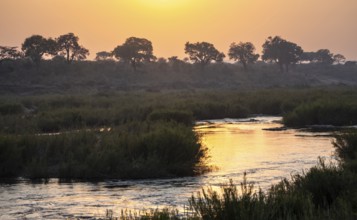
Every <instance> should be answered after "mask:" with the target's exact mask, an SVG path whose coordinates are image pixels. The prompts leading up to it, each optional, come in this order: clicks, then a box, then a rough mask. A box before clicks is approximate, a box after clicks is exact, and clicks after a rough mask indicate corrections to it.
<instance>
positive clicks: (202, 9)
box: [0, 0, 357, 60]
mask: <svg viewBox="0 0 357 220" xmlns="http://www.w3.org/2000/svg"><path fill="white" fill-rule="evenodd" d="M0 8H1V14H0V30H1V31H0V45H3V46H20V45H21V43H22V42H23V41H24V39H25V38H26V37H28V36H31V35H32V34H41V35H43V36H45V37H57V36H59V35H61V34H65V33H68V32H73V33H75V34H76V35H78V36H79V37H80V43H81V44H82V45H83V46H85V47H87V48H88V49H89V50H90V52H91V58H93V57H94V56H95V53H96V52H98V51H102V50H106V51H111V50H113V49H114V47H115V46H117V45H119V44H122V43H123V42H124V41H125V39H126V38H128V37H131V36H135V37H144V38H147V39H149V40H151V41H152V42H153V46H154V53H155V55H156V56H157V57H169V56H173V55H178V56H180V57H184V49H183V48H184V44H185V42H187V41H191V42H196V41H208V42H211V43H213V44H214V45H215V46H216V47H217V48H218V49H219V50H221V51H223V52H225V53H227V50H228V48H229V45H230V44H231V43H232V42H239V41H251V42H252V43H254V44H255V45H256V47H257V50H258V52H259V53H261V45H262V44H263V43H264V40H265V39H266V38H267V37H268V36H269V35H280V36H282V37H283V38H285V39H287V40H290V41H293V42H295V43H297V44H299V45H300V46H302V48H303V49H304V50H305V51H316V50H318V49H321V48H328V49H330V50H331V51H332V52H333V53H342V54H344V55H345V56H346V57H347V59H350V60H357V25H356V21H357V0H0Z"/></svg>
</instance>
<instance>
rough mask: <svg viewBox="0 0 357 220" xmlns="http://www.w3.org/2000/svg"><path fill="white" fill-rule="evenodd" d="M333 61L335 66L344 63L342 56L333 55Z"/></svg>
mask: <svg viewBox="0 0 357 220" xmlns="http://www.w3.org/2000/svg"><path fill="white" fill-rule="evenodd" d="M333 60H334V62H336V63H337V64H341V63H344V62H345V61H346V57H345V56H343V55H342V54H335V55H333Z"/></svg>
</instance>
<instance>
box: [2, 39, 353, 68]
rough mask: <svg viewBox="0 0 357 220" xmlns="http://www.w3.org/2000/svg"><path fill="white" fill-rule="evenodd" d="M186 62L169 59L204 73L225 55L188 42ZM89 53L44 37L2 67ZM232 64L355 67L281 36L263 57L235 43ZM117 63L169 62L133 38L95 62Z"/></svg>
mask: <svg viewBox="0 0 357 220" xmlns="http://www.w3.org/2000/svg"><path fill="white" fill-rule="evenodd" d="M184 50H185V54H187V56H188V57H187V58H185V59H184V60H180V59H178V57H177V56H173V57H169V58H168V61H169V62H192V63H195V64H197V65H199V66H200V67H201V68H202V69H204V68H205V67H206V66H207V65H208V64H210V63H212V62H216V63H219V62H223V59H224V58H225V57H226V55H225V54H224V53H223V52H220V51H218V50H217V49H216V48H215V46H214V45H213V44H211V43H208V42H196V43H190V42H187V43H186V44H185V47H184ZM88 55H89V50H88V49H86V48H85V47H84V46H82V45H80V44H79V37H78V36H76V35H75V34H73V33H68V34H64V35H61V36H59V37H58V38H45V37H43V36H41V35H33V36H31V37H28V38H26V39H25V41H24V43H23V44H22V47H21V50H19V49H18V48H17V47H7V46H0V64H1V63H2V62H3V61H5V60H16V59H23V58H28V59H30V60H31V61H32V62H34V63H35V64H37V65H39V64H40V62H41V60H43V59H45V58H47V59H62V60H65V61H66V62H67V63H68V64H71V63H72V62H73V61H81V60H85V59H86V58H87V56H88ZM228 57H229V59H230V60H233V61H236V62H239V63H241V64H242V66H243V67H244V69H245V70H247V69H248V65H251V64H253V63H255V62H257V60H258V59H259V57H260V58H261V60H262V61H264V62H272V63H276V64H277V65H278V66H279V68H280V70H281V71H282V72H284V71H286V72H288V71H289V67H290V66H291V65H294V64H297V63H304V62H306V63H320V64H326V65H331V64H334V63H336V64H341V63H345V64H353V65H355V64H356V63H355V62H353V61H347V62H346V58H345V57H344V56H343V55H341V54H333V53H331V52H330V50H328V49H320V50H318V51H316V52H304V51H303V49H302V48H301V46H299V45H297V44H296V43H293V42H290V41H288V40H285V39H283V38H281V37H280V36H275V37H268V38H267V39H266V40H265V42H264V44H263V52H262V55H261V56H260V55H259V54H257V53H256V49H255V46H254V45H253V44H252V43H251V42H239V43H235V42H234V43H232V44H231V45H230V47H229V51H228ZM115 59H116V60H118V61H122V62H126V63H128V64H130V65H131V67H132V68H133V69H134V70H136V69H137V66H138V64H139V63H145V62H153V61H158V62H166V61H167V60H166V59H165V58H159V59H157V58H156V57H155V56H154V54H153V46H152V42H151V41H150V40H148V39H145V38H137V37H130V38H128V39H126V41H125V42H124V43H123V44H122V45H118V46H117V47H115V48H114V49H113V50H112V51H110V52H107V51H101V52H98V53H97V54H96V58H95V60H96V61H106V60H115Z"/></svg>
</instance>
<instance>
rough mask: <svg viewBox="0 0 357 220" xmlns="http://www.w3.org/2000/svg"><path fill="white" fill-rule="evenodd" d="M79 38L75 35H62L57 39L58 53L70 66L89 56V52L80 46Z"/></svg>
mask: <svg viewBox="0 0 357 220" xmlns="http://www.w3.org/2000/svg"><path fill="white" fill-rule="evenodd" d="M78 41H79V38H78V37H77V36H76V35H74V34H73V33H68V34H65V35H61V36H60V37H58V38H57V45H58V52H59V53H60V55H62V56H64V57H65V58H66V61H67V63H68V64H70V63H72V62H73V61H74V60H84V59H86V58H87V56H88V55H89V51H88V50H87V49H86V48H84V47H83V46H80V45H79V43H78Z"/></svg>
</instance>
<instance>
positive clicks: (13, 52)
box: [0, 46, 23, 64]
mask: <svg viewBox="0 0 357 220" xmlns="http://www.w3.org/2000/svg"><path fill="white" fill-rule="evenodd" d="M22 56H23V54H22V53H21V52H20V51H18V50H17V47H5V46H0V64H1V63H2V62H4V61H5V60H15V59H18V58H21V57H22Z"/></svg>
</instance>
